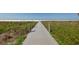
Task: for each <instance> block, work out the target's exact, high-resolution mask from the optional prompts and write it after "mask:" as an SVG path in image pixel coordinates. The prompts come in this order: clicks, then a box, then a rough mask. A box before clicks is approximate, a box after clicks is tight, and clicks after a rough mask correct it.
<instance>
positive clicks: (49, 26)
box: [48, 22, 50, 32]
mask: <svg viewBox="0 0 79 59" xmlns="http://www.w3.org/2000/svg"><path fill="white" fill-rule="evenodd" d="M48 31H49V32H50V22H48Z"/></svg>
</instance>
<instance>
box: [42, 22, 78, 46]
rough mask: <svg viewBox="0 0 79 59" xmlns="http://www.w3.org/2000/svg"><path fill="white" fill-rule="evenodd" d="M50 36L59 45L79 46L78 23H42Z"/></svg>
mask: <svg viewBox="0 0 79 59" xmlns="http://www.w3.org/2000/svg"><path fill="white" fill-rule="evenodd" d="M42 23H43V24H44V25H45V27H46V28H47V30H49V24H50V34H51V35H52V36H53V37H54V38H55V39H56V41H57V42H58V43H59V44H61V45H77V44H79V21H43V22H42Z"/></svg>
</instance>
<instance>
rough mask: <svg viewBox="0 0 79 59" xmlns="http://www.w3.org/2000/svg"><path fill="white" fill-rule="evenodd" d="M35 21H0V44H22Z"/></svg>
mask: <svg viewBox="0 0 79 59" xmlns="http://www.w3.org/2000/svg"><path fill="white" fill-rule="evenodd" d="M35 24H36V22H0V44H22V42H23V41H24V39H25V38H26V37H27V34H28V33H29V32H30V31H31V29H32V28H33V27H34V26H35Z"/></svg>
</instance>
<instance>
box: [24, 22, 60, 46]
mask: <svg viewBox="0 0 79 59" xmlns="http://www.w3.org/2000/svg"><path fill="white" fill-rule="evenodd" d="M23 44H24V45H57V44H58V43H57V42H56V41H55V39H54V38H53V37H52V36H51V35H50V33H49V32H48V31H47V29H46V28H45V27H44V25H43V24H42V23H41V22H38V23H37V24H36V26H35V27H34V28H33V29H32V31H31V32H30V33H29V34H28V35H27V38H26V39H25V41H24V42H23Z"/></svg>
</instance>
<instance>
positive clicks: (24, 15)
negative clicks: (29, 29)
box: [0, 13, 79, 20]
mask: <svg viewBox="0 0 79 59" xmlns="http://www.w3.org/2000/svg"><path fill="white" fill-rule="evenodd" d="M0 19H26V20H28V19H29V20H30V19H34V20H35V19H36V20H42V19H46V20H48V19H52V20H56V19H59V20H79V16H78V15H77V14H76V13H0Z"/></svg>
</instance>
